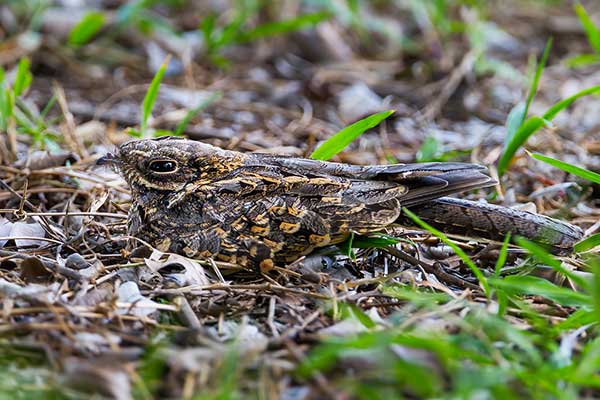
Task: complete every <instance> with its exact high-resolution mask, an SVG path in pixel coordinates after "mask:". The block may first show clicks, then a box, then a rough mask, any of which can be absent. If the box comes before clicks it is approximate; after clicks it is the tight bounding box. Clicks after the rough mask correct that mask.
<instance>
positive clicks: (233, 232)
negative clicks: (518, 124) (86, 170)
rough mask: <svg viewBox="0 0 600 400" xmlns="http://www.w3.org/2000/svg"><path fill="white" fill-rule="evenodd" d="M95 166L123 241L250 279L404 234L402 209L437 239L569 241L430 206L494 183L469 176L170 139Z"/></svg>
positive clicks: (466, 206)
mask: <svg viewBox="0 0 600 400" xmlns="http://www.w3.org/2000/svg"><path fill="white" fill-rule="evenodd" d="M99 163H100V164H108V163H109V164H112V165H114V166H115V167H117V168H118V170H119V171H120V173H121V174H122V175H123V177H124V178H125V180H126V181H127V183H128V184H129V186H130V188H131V192H132V197H133V204H132V205H131V208H130V211H129V219H128V230H129V234H130V235H133V236H136V237H138V238H140V239H142V240H144V241H146V242H148V243H150V244H151V245H152V246H154V247H156V248H157V249H159V250H161V251H168V252H174V253H179V254H183V255H185V256H188V257H195V256H201V257H214V258H215V259H218V260H222V261H227V262H231V263H237V264H239V265H242V266H249V267H259V268H261V269H262V270H268V269H270V268H272V267H273V264H274V263H285V262H290V261H293V260H295V259H297V258H298V257H300V256H302V255H306V254H308V253H310V252H311V251H313V250H314V249H315V248H318V247H322V246H326V245H330V244H336V243H340V242H342V241H344V240H345V239H346V238H348V236H349V235H350V234H351V233H353V232H354V233H359V234H368V233H371V232H376V231H379V230H382V229H384V228H386V227H388V226H390V225H392V224H394V223H397V222H399V221H400V222H406V221H403V220H402V217H401V210H402V207H410V208H411V209H413V211H415V212H417V213H418V215H420V217H421V218H423V219H424V220H426V221H428V222H430V223H432V224H434V225H438V226H441V227H442V228H443V229H445V230H447V231H455V232H456V231H457V230H458V231H459V233H462V234H468V235H472V236H481V237H488V238H492V239H496V240H501V239H502V237H503V236H504V235H505V234H507V232H513V233H516V234H519V235H523V236H527V237H529V238H531V239H534V240H537V241H538V242H541V243H545V244H547V245H548V246H549V247H550V248H551V249H552V250H553V251H555V252H557V253H561V252H568V251H569V250H570V249H571V247H572V245H573V243H574V242H575V241H576V240H578V239H579V238H580V237H581V231H580V230H579V228H577V227H574V226H572V225H569V224H565V223H562V222H560V221H557V220H553V219H551V218H548V217H543V216H540V215H537V214H531V213H526V212H523V211H515V210H510V209H507V208H503V207H498V206H492V205H487V204H481V203H476V202H469V201H465V200H458V199H452V198H442V199H440V198H441V197H442V196H445V195H448V194H452V193H457V192H462V191H465V190H469V189H475V188H482V187H486V186H490V185H493V184H494V183H495V182H494V181H493V180H492V179H491V178H490V177H489V176H487V175H486V174H484V168H483V167H481V166H478V165H475V164H467V163H455V162H446V163H438V162H434V163H420V164H394V165H374V166H356V165H347V164H340V163H333V162H323V161H316V160H309V159H304V158H293V157H285V156H277V155H270V154H258V153H250V154H244V153H239V152H235V151H228V150H223V149H220V148H217V147H214V146H211V145H208V144H204V143H201V142H196V141H190V140H185V139H179V138H171V137H167V138H159V139H149V140H137V141H131V142H127V143H125V144H123V145H121V146H120V148H119V149H118V152H117V153H116V154H115V155H111V154H109V155H107V156H106V157H104V158H102V159H101V160H100V161H99ZM436 199H438V200H436Z"/></svg>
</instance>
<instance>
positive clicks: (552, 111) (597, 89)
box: [542, 85, 600, 121]
mask: <svg viewBox="0 0 600 400" xmlns="http://www.w3.org/2000/svg"><path fill="white" fill-rule="evenodd" d="M598 93H600V85H598V86H592V87H591V88H587V89H584V90H582V91H581V92H578V93H575V94H574V95H573V96H570V97H567V98H566V99H564V100H561V101H559V102H558V103H556V104H554V105H553V106H552V107H550V108H549V109H548V110H547V111H546V112H545V113H544V115H543V116H542V118H544V119H545V120H547V121H551V120H552V119H553V118H554V117H555V116H556V114H558V113H559V112H561V111H562V110H564V109H565V108H567V107H569V106H570V105H571V104H573V103H574V102H575V100H578V99H580V98H581V97H584V96H589V95H591V94H598Z"/></svg>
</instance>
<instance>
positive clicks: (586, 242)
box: [573, 233, 600, 253]
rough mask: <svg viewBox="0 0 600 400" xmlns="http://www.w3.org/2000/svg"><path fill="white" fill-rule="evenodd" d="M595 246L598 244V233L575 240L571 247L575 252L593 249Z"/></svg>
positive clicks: (599, 241) (599, 238)
mask: <svg viewBox="0 0 600 400" xmlns="http://www.w3.org/2000/svg"><path fill="white" fill-rule="evenodd" d="M597 246H600V233H596V234H594V235H592V236H590V237H588V238H585V239H583V240H581V241H579V242H577V243H576V244H575V246H574V247H573V250H575V252H576V253H581V252H583V251H586V250H590V249H593V248H594V247H597Z"/></svg>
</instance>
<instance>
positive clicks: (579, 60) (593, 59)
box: [564, 54, 600, 68]
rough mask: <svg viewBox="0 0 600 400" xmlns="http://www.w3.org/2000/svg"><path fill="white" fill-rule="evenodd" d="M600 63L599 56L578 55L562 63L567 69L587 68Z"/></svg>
mask: <svg viewBox="0 0 600 400" xmlns="http://www.w3.org/2000/svg"><path fill="white" fill-rule="evenodd" d="M599 62H600V54H578V55H576V56H573V57H569V58H567V59H566V60H565V61H564V63H565V65H566V66H567V67H569V68H581V67H588V66H590V65H594V64H597V63H599Z"/></svg>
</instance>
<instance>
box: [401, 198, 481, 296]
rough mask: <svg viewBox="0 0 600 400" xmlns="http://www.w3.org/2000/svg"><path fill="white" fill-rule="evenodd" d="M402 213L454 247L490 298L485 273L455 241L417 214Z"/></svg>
mask: <svg viewBox="0 0 600 400" xmlns="http://www.w3.org/2000/svg"><path fill="white" fill-rule="evenodd" d="M402 212H403V213H405V214H406V215H408V216H409V218H410V219H412V220H413V221H414V222H415V223H416V224H417V225H419V226H420V227H421V228H423V229H426V230H427V231H429V232H431V233H432V234H433V235H435V236H436V237H438V238H439V239H440V240H441V241H442V242H444V243H446V244H447V245H448V246H450V247H452V250H454V252H455V253H456V254H457V255H458V256H459V257H460V258H461V260H463V262H464V263H465V264H466V265H467V266H468V267H469V268H470V269H471V271H472V272H473V275H475V277H476V278H477V280H479V283H480V284H481V287H482V288H483V291H484V292H485V294H486V296H488V297H489V296H490V285H489V283H488V281H487V279H486V277H485V276H484V275H483V273H482V272H481V270H480V269H479V268H478V267H477V265H475V263H474V262H473V261H472V260H471V259H470V258H469V256H467V254H466V253H465V252H464V251H463V250H462V249H461V248H460V247H458V246H457V245H456V243H454V242H453V241H451V240H450V239H448V237H447V236H446V235H444V234H443V233H442V232H441V231H438V230H437V229H435V228H434V227H433V226H431V225H429V224H428V223H426V222H425V221H423V220H422V219H421V218H419V217H418V216H417V215H416V214H414V213H413V212H411V211H410V210H409V209H407V208H402Z"/></svg>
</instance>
